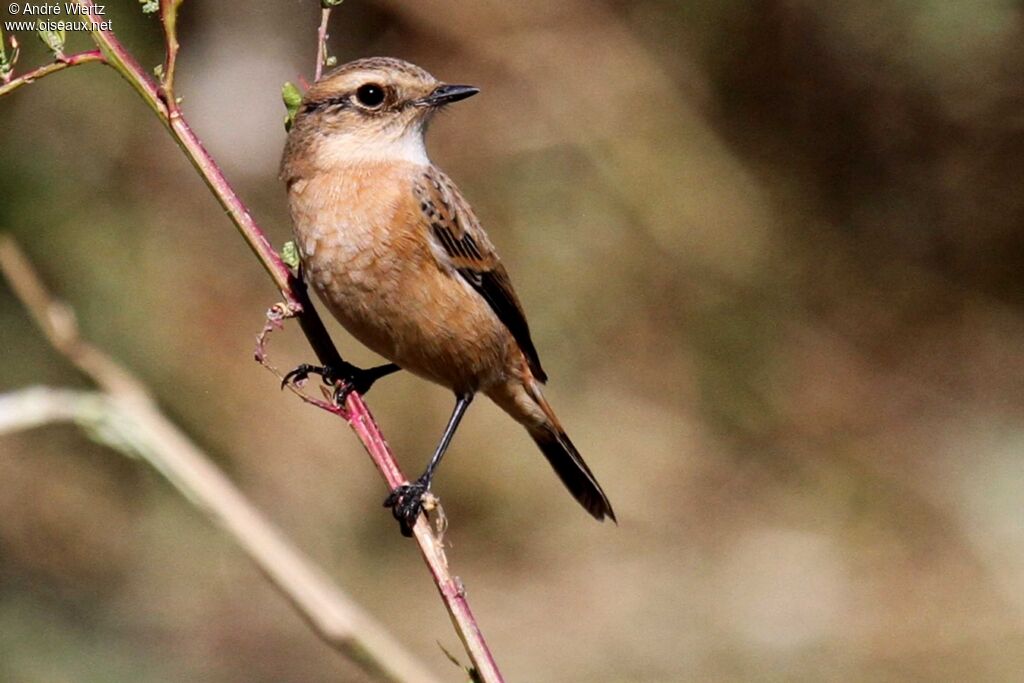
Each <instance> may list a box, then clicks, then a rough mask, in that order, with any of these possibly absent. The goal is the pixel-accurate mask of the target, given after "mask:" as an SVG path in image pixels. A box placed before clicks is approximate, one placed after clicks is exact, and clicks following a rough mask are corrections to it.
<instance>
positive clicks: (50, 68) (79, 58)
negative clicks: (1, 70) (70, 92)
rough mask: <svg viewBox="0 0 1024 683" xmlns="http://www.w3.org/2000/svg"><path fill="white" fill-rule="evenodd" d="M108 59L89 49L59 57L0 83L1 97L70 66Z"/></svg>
mask: <svg viewBox="0 0 1024 683" xmlns="http://www.w3.org/2000/svg"><path fill="white" fill-rule="evenodd" d="M106 61H107V60H106V59H105V58H104V57H103V53H101V52H100V51H99V50H89V51H87V52H79V53H77V54H73V55H68V56H66V57H64V58H63V59H59V60H57V61H55V62H52V63H51V64H44V65H43V66H41V67H39V68H37V69H33V70H32V71H29V72H28V73H26V74H22V75H21V76H18V77H17V78H13V79H11V80H10V81H9V82H7V83H4V84H3V85H0V97H3V96H4V95H7V94H8V93H12V92H14V91H15V90H17V89H18V88H20V87H22V86H23V85H28V84H29V83H33V82H35V81H37V80H39V79H40V78H42V77H44V76H49V75H50V74H53V73H57V72H58V71H63V70H64V69H67V68H68V67H72V66H78V65H79V64H89V63H90V62H99V63H105V62H106Z"/></svg>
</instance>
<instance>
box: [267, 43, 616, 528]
mask: <svg viewBox="0 0 1024 683" xmlns="http://www.w3.org/2000/svg"><path fill="white" fill-rule="evenodd" d="M478 92H479V89H478V88H476V87H473V86H469V85H453V84H449V83H444V82H441V81H439V80H438V79H436V78H435V77H434V76H432V75H431V74H430V73H428V72H427V71H425V70H424V69H422V68H420V67H418V66H416V65H414V64H411V63H409V62H406V61H403V60H400V59H395V58H391V57H371V58H364V59H357V60H355V61H352V62H349V63H347V64H343V65H341V66H339V67H337V68H335V69H333V70H331V71H329V72H327V73H326V74H324V75H323V77H322V78H321V79H319V80H317V81H316V82H315V83H313V84H312V85H310V86H309V88H308V89H307V91H306V92H305V94H304V95H303V99H302V102H301V104H300V105H299V108H298V111H297V112H296V115H295V117H294V120H293V123H292V127H291V129H290V131H289V133H288V138H287V141H286V143H285V149H284V154H283V157H282V161H281V174H280V175H281V180H283V182H284V184H285V186H286V188H287V194H288V207H289V212H290V215H291V220H292V226H293V232H294V238H295V244H296V246H297V249H298V253H299V257H300V264H301V265H300V269H301V274H302V277H303V279H304V280H305V282H306V283H307V284H308V285H309V286H311V287H312V288H313V290H314V291H315V292H316V293H317V295H318V297H319V298H320V300H321V301H322V302H323V303H324V305H325V306H326V307H327V309H328V310H329V311H330V312H331V314H332V315H333V316H334V317H335V318H336V319H337V320H338V321H339V322H340V323H341V324H342V326H343V327H344V328H345V329H346V330H348V332H349V333H351V334H352V335H353V336H354V337H355V338H356V339H357V340H358V341H359V342H360V343H362V344H363V345H365V346H367V347H368V348H369V349H371V350H372V351H374V352H375V353H377V354H379V355H381V356H383V357H384V358H386V359H388V360H389V361H391V362H390V363H389V364H387V365H383V366H379V367H377V368H371V369H366V370H363V369H359V368H356V367H354V366H352V365H349V364H347V363H346V367H345V368H341V369H338V368H326V367H317V366H313V365H306V364H304V365H300V366H299V367H298V368H296V369H295V370H294V371H292V372H291V373H289V374H288V376H286V378H285V381H286V382H287V381H297V380H301V379H305V378H306V377H308V375H309V374H311V373H318V374H320V375H321V376H322V377H323V379H324V381H325V382H328V383H332V384H333V383H334V382H335V380H338V379H341V380H344V381H345V386H347V387H349V388H352V387H355V388H357V389H358V390H360V392H361V393H365V391H367V390H369V387H370V385H372V383H373V382H374V381H376V380H377V379H379V378H380V377H383V376H385V375H388V374H390V373H392V372H395V371H397V370H399V369H404V370H408V371H410V372H412V373H413V374H415V375H418V376H420V377H422V378H425V379H427V380H430V381H432V382H435V383H437V384H439V385H441V386H444V387H447V388H448V389H449V390H451V391H452V392H453V393H454V395H455V407H454V409H453V411H452V413H451V417H450V418H449V420H448V423H447V425H446V427H445V430H444V432H443V434H442V437H441V440H440V442H439V443H438V445H437V448H436V449H435V450H434V453H433V455H432V456H431V458H430V461H429V463H428V465H427V467H426V469H425V471H424V472H423V474H422V475H421V476H420V477H419V478H418V479H416V480H415V481H413V482H412V483H407V484H404V485H402V486H399V487H396V488H395V489H394V490H393V491H392V492H391V493H390V495H389V496H388V497H387V500H385V502H384V504H385V506H386V507H389V508H391V510H392V514H393V515H394V517H395V518H396V519H397V520H398V522H399V524H400V528H401V531H402V533H403V534H404V535H406V536H409V535H411V533H412V527H413V525H414V524H415V522H416V520H417V519H418V517H419V515H420V512H421V510H422V509H423V499H424V496H425V495H426V494H427V493H428V492H430V488H431V482H432V480H433V477H434V474H435V472H436V470H437V467H438V465H439V463H440V461H441V458H442V457H443V455H444V454H445V451H446V450H447V449H448V446H449V444H450V442H451V440H452V437H453V435H454V434H455V431H456V429H457V428H458V425H459V422H460V421H461V419H462V417H463V415H464V414H465V412H466V409H467V408H468V407H469V405H470V403H471V402H472V400H473V398H474V396H475V395H476V394H479V393H482V394H484V395H486V396H487V397H489V398H490V399H491V400H492V401H493V402H494V403H496V404H497V405H498V406H499V407H500V408H501V409H502V410H504V411H505V412H506V413H507V414H508V415H510V416H511V417H512V418H513V419H515V420H516V421H517V422H519V423H520V424H521V425H523V426H524V427H525V428H526V430H527V431H528V433H529V435H530V436H531V437H532V438H533V440H534V442H536V444H537V446H538V447H539V449H540V451H541V453H543V455H544V456H545V457H546V458H547V461H548V462H549V463H550V464H551V466H552V467H553V468H554V471H555V473H556V474H557V475H558V477H559V478H560V479H561V481H562V483H563V484H564V485H565V487H566V488H567V489H568V490H569V492H570V493H572V495H573V496H574V497H575V498H576V500H577V501H578V502H579V503H580V504H581V505H582V506H583V507H584V508H585V509H586V511H587V512H589V513H590V514H591V515H592V516H593V517H594V518H596V519H597V520H599V521H603V520H604V519H605V518H610V519H611V520H612V521H613V522H616V523H617V520H616V517H615V513H614V511H613V510H612V506H611V503H610V502H609V501H608V497H607V496H606V495H605V493H604V491H603V490H602V488H601V486H600V484H598V482H597V479H596V478H595V476H594V474H593V472H591V470H590V468H589V467H588V466H587V464H586V463H585V462H584V460H583V458H582V456H581V455H580V453H579V451H578V450H577V449H576V447H575V446H574V445H573V442H572V441H571V440H570V439H569V437H568V435H567V434H566V432H565V430H564V429H563V427H562V425H561V423H560V422H559V420H558V418H557V416H556V415H555V412H554V410H553V409H552V408H551V405H550V404H549V403H548V401H547V399H546V398H545V397H544V392H543V390H542V385H543V384H544V383H545V382H546V381H547V373H546V372H545V371H544V369H543V368H542V367H541V363H540V358H539V356H538V354H537V349H536V347H535V346H534V343H533V340H532V339H531V336H530V327H529V325H528V323H527V320H526V315H525V313H524V311H523V306H522V304H521V303H520V300H519V297H518V296H517V295H516V292H515V290H514V289H513V287H512V281H511V279H510V278H509V274H508V272H507V270H506V268H505V266H504V264H503V263H502V261H501V259H500V258H499V256H498V253H497V251H496V249H495V247H494V245H493V244H492V242H491V240H490V238H488V236H487V233H485V232H484V230H483V228H482V227H481V225H480V222H479V220H478V219H477V217H476V215H475V214H474V213H473V209H472V208H471V207H470V205H469V203H468V202H467V201H466V199H465V198H464V197H463V195H462V193H461V192H460V191H459V189H458V187H456V185H455V183H454V182H452V180H451V179H450V178H449V177H448V176H447V175H446V174H445V173H444V172H443V171H442V170H441V169H440V168H438V167H437V166H435V165H434V164H433V163H432V162H431V160H430V158H429V157H428V156H427V151H426V145H425V141H424V136H425V133H426V131H427V128H428V126H429V124H430V122H431V120H432V119H433V118H434V116H435V115H436V114H437V113H438V112H439V111H441V110H442V109H444V108H446V107H447V106H448V105H450V104H452V103H455V102H458V101H460V100H464V99H466V98H468V97H471V96H473V95H476V94H477V93H478Z"/></svg>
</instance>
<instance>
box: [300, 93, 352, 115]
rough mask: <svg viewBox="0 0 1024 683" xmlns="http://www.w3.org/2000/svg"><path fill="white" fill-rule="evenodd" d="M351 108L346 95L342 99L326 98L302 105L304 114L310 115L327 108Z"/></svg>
mask: <svg viewBox="0 0 1024 683" xmlns="http://www.w3.org/2000/svg"><path fill="white" fill-rule="evenodd" d="M349 106H351V102H350V101H349V98H348V95H345V96H343V97H328V98H326V99H323V100H315V101H313V102H306V104H304V105H302V111H303V113H305V114H310V113H312V112H315V111H321V110H323V109H327V108H328V107H340V108H341V109H347V108H348V107H349Z"/></svg>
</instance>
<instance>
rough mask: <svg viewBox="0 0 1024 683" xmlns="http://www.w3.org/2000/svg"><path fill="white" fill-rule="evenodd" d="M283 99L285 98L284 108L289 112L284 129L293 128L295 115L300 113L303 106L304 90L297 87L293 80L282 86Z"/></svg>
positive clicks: (285, 118)
mask: <svg viewBox="0 0 1024 683" xmlns="http://www.w3.org/2000/svg"><path fill="white" fill-rule="evenodd" d="M281 99H282V100H284V108H285V110H286V111H287V114H286V115H285V117H284V129H285V130H291V129H292V124H294V123H295V115H296V114H298V113H299V107H300V106H302V92H301V91H300V90H299V89H298V88H297V87H295V84H294V83H292V82H291V81H288V82H286V83H285V84H284V85H283V86H281Z"/></svg>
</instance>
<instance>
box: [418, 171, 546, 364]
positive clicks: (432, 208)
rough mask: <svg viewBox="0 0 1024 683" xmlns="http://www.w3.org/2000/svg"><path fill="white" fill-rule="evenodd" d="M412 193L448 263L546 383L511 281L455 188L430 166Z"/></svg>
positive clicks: (521, 307) (444, 176) (445, 177)
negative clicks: (485, 303)
mask: <svg viewBox="0 0 1024 683" xmlns="http://www.w3.org/2000/svg"><path fill="white" fill-rule="evenodd" d="M413 192H414V193H415V195H416V201H417V202H419V205H420V210H421V211H422V212H423V216H424V218H425V219H426V223H427V225H429V226H430V237H431V238H432V239H433V240H434V241H435V243H436V244H437V245H438V246H439V247H440V251H441V252H443V254H444V255H445V256H446V257H447V265H449V266H450V267H451V268H453V269H454V270H455V272H457V273H458V274H459V275H460V276H461V277H462V278H463V279H464V280H465V281H466V282H468V283H469V284H470V286H471V287H473V289H474V290H476V292H477V293H478V294H479V295H480V296H481V297H483V299H484V301H486V302H487V304H488V305H489V306H490V307H491V309H492V310H493V311H494V313H495V314H496V315H497V316H498V319H499V320H501V322H502V323H504V325H505V327H507V328H508V330H509V332H511V333H512V337H513V338H514V339H515V340H516V343H517V344H519V348H520V349H522V351H523V354H524V355H525V356H526V361H527V363H529V366H530V371H531V372H532V373H533V375H534V377H536V378H537V379H538V380H539V381H541V382H545V381H547V378H548V377H547V374H546V373H545V372H544V369H543V368H541V366H540V358H539V357H538V356H537V349H536V348H535V347H534V345H533V340H532V339H531V338H530V326H529V325H528V324H527V322H526V315H525V314H524V313H523V306H522V304H520V303H519V297H517V296H516V292H515V290H514V289H512V281H511V280H510V279H509V277H508V273H507V272H506V271H505V266H503V265H502V264H501V259H499V258H498V252H497V251H495V249H494V245H493V244H491V241H490V240H489V239H487V234H486V233H484V231H483V228H481V227H480V222H479V221H477V219H476V216H475V215H473V210H472V209H471V208H470V207H469V204H468V203H467V202H466V200H465V199H463V198H462V195H461V194H460V193H459V190H458V188H456V187H455V184H454V183H452V181H451V179H449V178H448V176H446V175H445V174H444V173H442V172H441V171H439V170H438V169H436V168H434V167H431V168H430V169H428V170H427V171H424V172H423V174H422V175H421V176H420V177H419V178H417V180H416V182H415V183H414V184H413Z"/></svg>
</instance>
